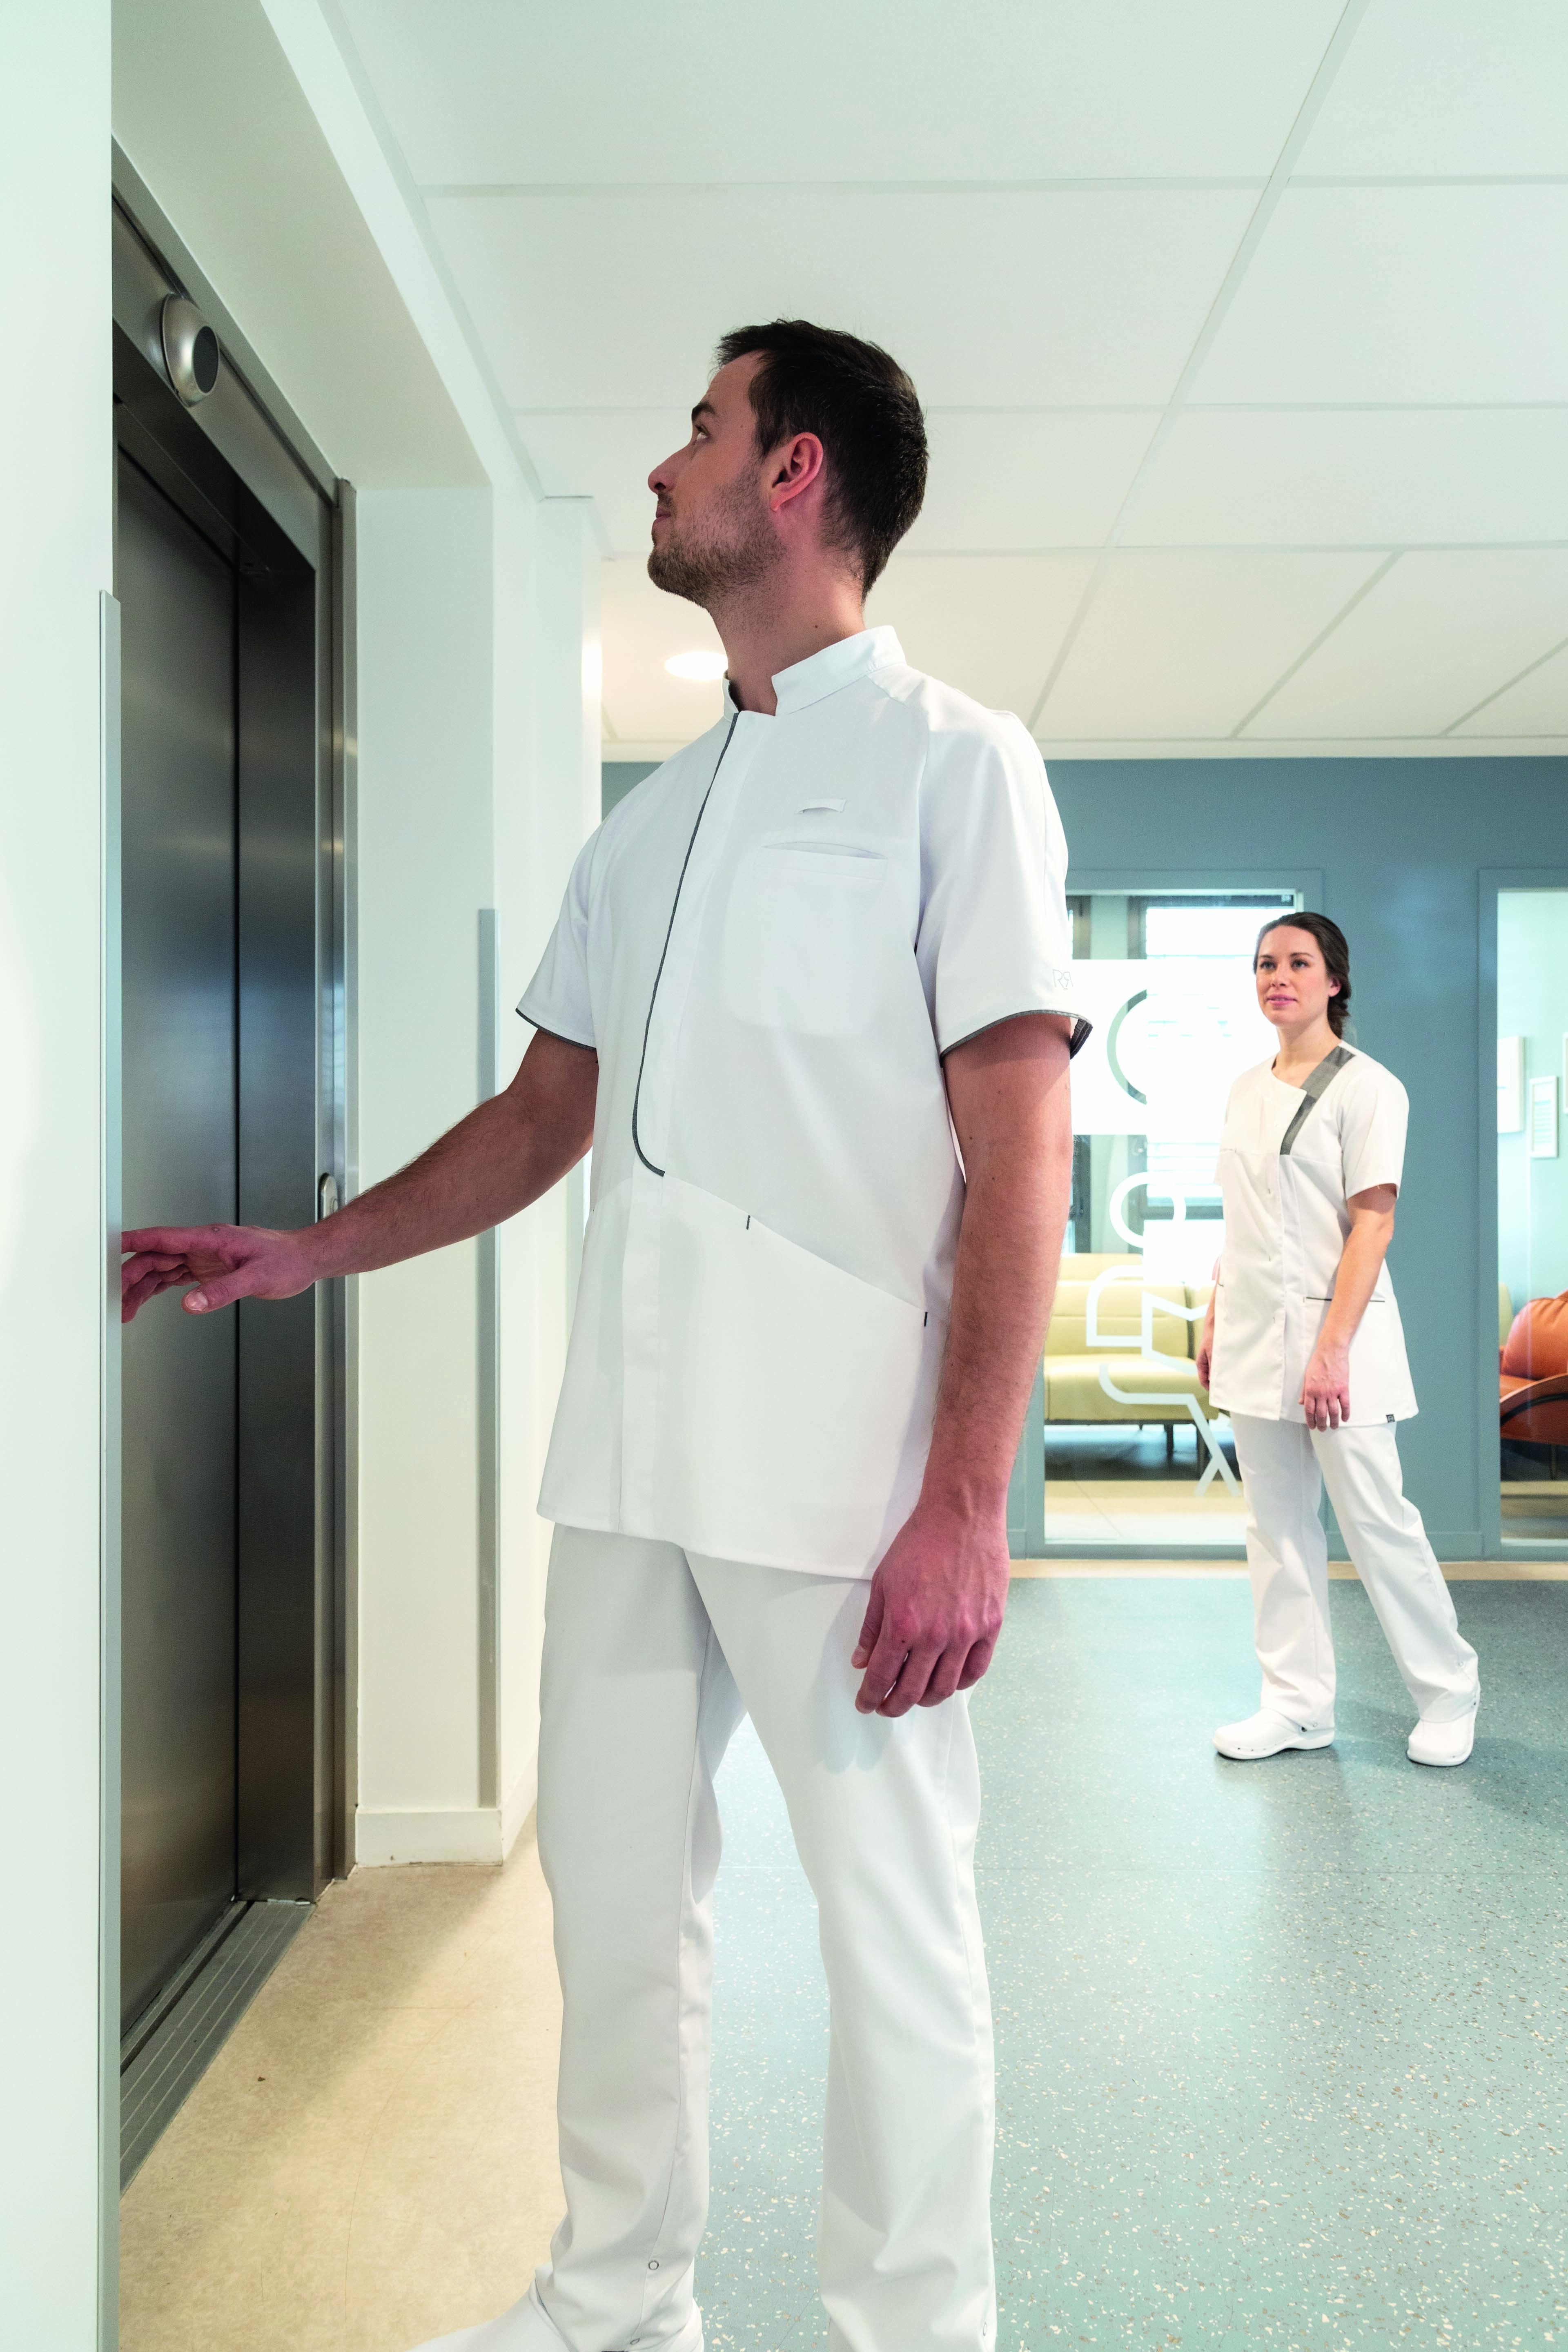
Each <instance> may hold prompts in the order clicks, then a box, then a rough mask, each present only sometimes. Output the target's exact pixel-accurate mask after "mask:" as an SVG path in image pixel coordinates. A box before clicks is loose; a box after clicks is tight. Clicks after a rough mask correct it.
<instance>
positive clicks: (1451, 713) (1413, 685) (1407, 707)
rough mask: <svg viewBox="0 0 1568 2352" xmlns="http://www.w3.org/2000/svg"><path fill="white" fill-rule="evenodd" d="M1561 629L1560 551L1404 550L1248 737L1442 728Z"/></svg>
mask: <svg viewBox="0 0 1568 2352" xmlns="http://www.w3.org/2000/svg"><path fill="white" fill-rule="evenodd" d="M1564 636H1568V551H1563V550H1560V549H1552V548H1508V549H1504V550H1502V551H1500V552H1493V551H1488V550H1482V549H1466V550H1464V551H1461V552H1458V553H1453V554H1449V553H1441V554H1440V553H1436V552H1434V551H1418V552H1417V553H1415V554H1413V555H1405V556H1401V557H1400V559H1399V561H1398V562H1397V563H1395V565H1394V569H1393V570H1392V571H1391V572H1389V573H1388V574H1387V576H1386V577H1385V578H1384V579H1383V580H1380V581H1379V583H1378V584H1377V586H1376V587H1375V588H1374V589H1373V590H1372V592H1371V593H1370V594H1369V595H1367V596H1366V597H1364V598H1363V601H1362V602H1361V603H1360V604H1358V605H1357V606H1356V608H1355V610H1354V611H1353V612H1352V613H1351V614H1347V615H1346V617H1345V619H1344V620H1343V621H1342V623H1341V625H1340V626H1339V627H1338V628H1337V629H1336V630H1335V631H1334V633H1333V635H1331V637H1329V638H1328V639H1327V640H1326V641H1325V643H1324V644H1323V645H1321V646H1320V647H1319V648H1318V650H1317V652H1316V653H1315V654H1313V655H1312V656H1311V658H1310V660H1309V661H1307V662H1305V663H1303V665H1302V667H1300V669H1299V670H1298V671H1297V673H1296V675H1295V677H1292V678H1290V679H1289V680H1288V681H1287V682H1286V684H1285V685H1284V686H1283V687H1281V688H1280V690H1279V693H1278V694H1277V695H1276V696H1275V697H1274V698H1273V699H1272V700H1271V701H1270V702H1268V704H1267V705H1266V706H1265V708H1264V709H1262V710H1261V711H1259V713H1258V717H1257V719H1255V720H1254V721H1253V723H1252V724H1251V725H1250V726H1249V727H1248V728H1247V730H1246V731H1247V740H1248V741H1254V740H1256V741H1259V742H1261V741H1262V740H1265V739H1266V738H1267V737H1268V736H1271V735H1272V736H1281V737H1298V736H1305V735H1317V736H1326V737H1332V736H1360V737H1372V736H1379V735H1392V736H1409V735H1440V734H1441V733H1442V732H1443V730H1445V729H1446V728H1447V727H1451V726H1452V725H1453V724H1454V722H1455V720H1456V719H1460V718H1462V717H1463V716H1464V714H1465V713H1466V712H1467V711H1468V710H1469V709H1471V708H1472V707H1473V706H1474V705H1475V704H1476V703H1478V702H1479V700H1480V699H1481V698H1482V696H1483V695H1487V694H1490V693H1492V692H1493V691H1494V689H1495V688H1498V687H1500V686H1501V685H1502V684H1503V683H1504V682H1505V681H1506V680H1507V679H1508V678H1510V677H1514V676H1515V675H1517V673H1518V672H1519V671H1520V670H1521V669H1522V668H1523V667H1524V666H1525V664H1526V663H1527V662H1531V661H1534V660H1535V659H1536V658H1537V657H1538V656H1540V655H1542V654H1543V653H1544V652H1545V651H1546V649H1547V647H1548V646H1552V645H1555V644H1556V643H1557V642H1558V641H1559V639H1561V638H1563V637H1564Z"/></svg>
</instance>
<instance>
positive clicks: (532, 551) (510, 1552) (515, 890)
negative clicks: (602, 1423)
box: [495, 499, 601, 1843]
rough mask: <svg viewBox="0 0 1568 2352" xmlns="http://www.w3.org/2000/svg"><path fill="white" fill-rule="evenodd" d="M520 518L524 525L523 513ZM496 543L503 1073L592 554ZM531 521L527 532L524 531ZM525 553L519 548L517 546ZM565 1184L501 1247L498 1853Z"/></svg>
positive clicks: (516, 1789) (542, 529)
mask: <svg viewBox="0 0 1568 2352" xmlns="http://www.w3.org/2000/svg"><path fill="white" fill-rule="evenodd" d="M524 509H526V517H525V513H524ZM508 511H509V510H508V509H506V508H505V507H504V506H503V507H502V508H501V509H500V515H501V517H502V528H501V530H499V531H498V562H497V572H498V581H501V582H504V583H506V585H505V587H504V588H503V589H502V591H501V592H500V593H498V600H497V641H496V657H495V658H496V679H497V697H498V710H500V709H502V708H503V706H504V708H505V709H506V710H507V713H508V716H507V718H505V719H498V734H497V761H496V872H497V896H498V905H499V907H500V919H501V920H500V939H501V1003H502V1006H503V1012H502V1020H503V1022H510V1031H511V1034H510V1048H509V1040H508V1034H507V1032H506V1031H505V1030H504V1029H503V1032H502V1053H503V1076H510V1071H511V1069H512V1068H513V1067H515V1065H516V1062H517V1061H518V1059H520V1058H521V1054H522V1052H523V1049H524V1047H525V1045H527V1043H528V1040H529V1037H530V1036H531V1034H532V1033H531V1031H530V1030H529V1029H528V1028H526V1026H525V1025H524V1024H523V1023H522V1022H521V1021H520V1020H519V1019H518V1018H517V1017H516V1015H515V1013H508V1012H507V1011H506V1010H505V1009H504V1008H506V1007H509V1006H512V1005H515V1004H516V1003H517V1001H518V999H519V997H520V996H521V994H522V992H523V990H524V988H525V987H526V986H527V984H528V982H529V981H530V979H531V977H532V974H533V971H534V968H535V966H536V964H537V963H538V961H539V959H540V957H541V955H542V953H543V951H544V946H545V942H546V940H548V938H549V936H550V932H551V929H552V926H553V924H554V921H555V918H556V915H557V913H558V911H559V908H560V903H561V895H562V892H563V889H564V887H565V883H566V877H567V875H568V874H569V873H570V871H571V867H572V861H573V859H574V857H575V856H576V855H577V852H578V850H579V849H580V848H581V847H582V845H583V843H584V841H585V840H586V838H587V836H588V835H589V834H590V833H591V832H592V831H593V830H594V827H595V824H597V823H598V821H599V809H598V800H599V757H600V752H599V744H600V733H601V719H600V697H599V686H600V671H601V662H600V649H599V648H600V638H599V564H600V547H599V540H598V535H597V531H596V530H595V524H594V520H593V514H592V509H591V508H590V507H589V505H588V504H587V502H586V501H584V500H583V499H545V500H543V501H542V503H540V504H539V505H537V506H532V505H531V504H529V502H526V501H523V500H519V501H518V502H517V506H516V507H515V508H514V509H511V510H510V511H511V513H512V514H513V516H514V517H515V520H514V522H513V525H512V528H511V531H510V546H511V549H512V551H513V559H514V560H513V562H512V564H511V568H510V572H509V570H508V563H507V544H506V527H505V517H506V515H507V513H508ZM525 519H526V521H527V523H528V524H529V526H530V528H529V529H528V530H526V532H525V531H524V530H523V529H522V528H521V524H522V523H523V521H524V520H525ZM525 542H526V543H525ZM577 1197H578V1196H577V1192H576V1188H575V1187H574V1186H563V1187H560V1188H558V1189H557V1190H556V1191H555V1192H552V1194H550V1195H549V1197H548V1198H547V1199H545V1200H543V1201H541V1202H539V1203H538V1204H537V1206H536V1207H534V1208H533V1209H531V1210H530V1211H529V1212H528V1213H526V1214H525V1215H523V1216H521V1217H519V1218H516V1219H514V1221H513V1222H512V1223H511V1224H510V1226H508V1227H507V1228H506V1229H505V1231H504V1232H503V1234H502V1236H501V1256H500V1282H501V1384H500V1391H501V1417H502V1427H503V1431H504V1436H505V1452H504V1454H503V1459H502V1465H501V1515H500V1526H501V1559H500V1626H501V1639H500V1664H501V1681H500V1786H501V1790H502V1812H503V1832H504V1834H505V1836H506V1839H507V1842H508V1843H510V1838H511V1837H512V1836H514V1835H515V1834H516V1830H517V1828H518V1826H519V1824H520V1823H521V1820H522V1817H523V1815H524V1814H525V1813H526V1812H527V1810H528V1807H529V1806H530V1805H531V1803H532V1801H533V1793H534V1769H535V1756H536V1748H537V1742H538V1733H539V1645H540V1641H541V1638H542V1629H543V1613H544V1580H545V1572H546V1570H547V1567H548V1561H549V1545H550V1532H551V1531H550V1529H549V1528H547V1527H546V1526H545V1525H544V1524H543V1522H542V1520H541V1519H540V1518H539V1516H538V1513H537V1510H536V1508H535V1503H536V1498H537V1496H538V1493H539V1481H540V1476H541V1474H542V1470H543V1466H544V1454H545V1449H546V1447H547V1445H548V1444H549V1440H550V1429H551V1423H552V1420H553V1418H554V1412H555V1399H556V1393H557V1391H558V1390H559V1388H560V1384H561V1367H562V1364H563V1360H564V1356H565V1346H566V1328H567V1308H568V1303H569V1292H570V1273H571V1268H572V1265H573V1256H574V1254H573V1252H572V1251H571V1248H570V1246H569V1242H568V1232H567V1220H568V1217H569V1216H571V1215H573V1214H577V1213H580V1212H579V1211H578V1210H577V1208H576V1205H575V1204H576V1200H577Z"/></svg>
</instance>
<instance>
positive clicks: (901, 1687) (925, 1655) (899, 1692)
mask: <svg viewBox="0 0 1568 2352" xmlns="http://www.w3.org/2000/svg"><path fill="white" fill-rule="evenodd" d="M941 1657H942V1652H941V1651H940V1650H939V1649H938V1648H937V1646H936V1644H935V1643H934V1642H926V1643H921V1647H920V1648H919V1649H918V1650H911V1651H910V1654H909V1655H908V1656H907V1657H906V1658H905V1660H904V1663H903V1664H902V1665H901V1666H900V1669H899V1672H898V1675H897V1678H896V1680H895V1681H894V1683H893V1685H892V1688H891V1689H890V1690H889V1692H888V1693H887V1694H886V1696H884V1697H883V1698H882V1700H881V1701H880V1703H879V1706H878V1708H877V1713H878V1714H879V1715H885V1716H888V1717H891V1718H892V1719H893V1720H894V1721H896V1720H897V1719H898V1717H900V1715H908V1713H909V1711H910V1707H911V1706H920V1705H921V1702H922V1700H923V1699H924V1697H925V1695H926V1689H927V1686H928V1685H929V1684H930V1682H931V1675H933V1674H934V1672H935V1671H936V1667H937V1664H938V1662H939V1660H940V1659H941ZM875 1663H876V1661H875V1659H873V1661H872V1664H875Z"/></svg>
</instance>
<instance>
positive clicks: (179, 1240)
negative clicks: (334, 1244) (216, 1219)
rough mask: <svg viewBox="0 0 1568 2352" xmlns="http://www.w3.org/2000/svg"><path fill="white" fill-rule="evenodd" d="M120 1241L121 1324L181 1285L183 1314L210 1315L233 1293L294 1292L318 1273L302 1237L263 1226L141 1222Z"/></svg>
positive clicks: (231, 1299) (243, 1295) (229, 1301)
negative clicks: (122, 1255) (122, 1256)
mask: <svg viewBox="0 0 1568 2352" xmlns="http://www.w3.org/2000/svg"><path fill="white" fill-rule="evenodd" d="M120 1246H121V1249H122V1250H125V1251H127V1252H128V1253H129V1255H127V1257H126V1259H125V1262H124V1264H123V1265H121V1269H120V1319H121V1322H122V1323H132V1322H134V1321H135V1319H136V1316H137V1314H138V1312H139V1310H140V1309H141V1308H142V1307H145V1306H146V1304H147V1301H148V1300H149V1299H150V1298H156V1297H157V1296H158V1293H159V1292H160V1291H161V1290H173V1289H177V1288H184V1290H185V1292H186V1297H184V1300H183V1301H182V1302H181V1303H182V1305H183V1306H184V1310H185V1313H186V1314H187V1315H210V1314H212V1313H213V1311H214V1310H215V1308H216V1307H232V1306H233V1305H234V1302H235V1300H236V1299H237V1298H293V1297H297V1296H298V1295H299V1293H300V1291H301V1290H309V1288H310V1285H311V1284H312V1283H313V1282H314V1281H315V1279H316V1269H315V1267H314V1266H313V1265H312V1264H311V1262H310V1254H309V1251H308V1249H307V1246H306V1236H305V1235H304V1234H279V1233H273V1232H271V1231H270V1230H269V1228H268V1227H267V1226H265V1225H144V1226H142V1228H141V1229H140V1230H139V1231H137V1232H135V1233H129V1234H121V1237H120ZM193 1286H194V1287H193Z"/></svg>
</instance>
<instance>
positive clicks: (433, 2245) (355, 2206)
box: [121, 1827, 560, 2352]
mask: <svg viewBox="0 0 1568 2352" xmlns="http://www.w3.org/2000/svg"><path fill="white" fill-rule="evenodd" d="M559 2039H560V2011H559V2000H558V1996H557V1992H556V1987H555V1977H554V1967H553V1962H552V1957H551V1950H550V1906H549V1898H548V1896H547V1895H546V1893H545V1889H544V1885H543V1882H542V1877H541V1875H540V1872H539V1863H538V1855H537V1853H536V1851H535V1848H534V1845H533V1842H532V1836H531V1827H530V1830H529V1832H525V1833H524V1836H523V1837H522V1838H521V1840H520V1841H519V1844H518V1848H517V1851H516V1852H515V1853H514V1854H513V1855H512V1857H511V1859H510V1862H509V1863H508V1864H507V1865H506V1867H505V1869H504V1870H490V1869H482V1868H469V1867H463V1866H451V1867H433V1866H428V1865H413V1866H409V1867H405V1868H402V1869H388V1870H367V1871H357V1872H356V1873H355V1874H354V1875H353V1878H351V1879H350V1880H349V1881H347V1883H346V1884H344V1885H338V1886H334V1887H331V1888H330V1889H329V1890H328V1893H327V1895H326V1896H325V1897H324V1898H323V1900H322V1902H321V1905H320V1906H319V1907H318V1910H317V1912H316V1915H315V1916H314V1917H313V1918H312V1919H310V1921H309V1922H308V1924H307V1925H306V1927H304V1928H302V1929H301V1931H300V1935H299V1936H298V1937H297V1938H296V1939H295V1941H294V1943H293V1944H292V1945H291V1947H290V1948H289V1952H288V1953H287V1954H286V1956H285V1958H284V1959H283V1961H282V1963H281V1964H280V1965H279V1969H277V1971H276V1973H275V1974H274V1975H273V1977H272V1978H271V1979H269V1981H268V1984H267V1985H266V1986H264V1988H263V1989H262V1991H261V1993H260V1994H259V1996H258V1999H257V2000H256V2001H255V2003H254V2004H253V2005H252V2007H251V2008H250V2010H249V2011H247V2014H246V2016H245V2017H244V2018H243V2019H242V2020H241V2021H240V2024H239V2025H238V2027H237V2029H236V2031H235V2032H234V2034H233V2035H232V2036H231V2037H230V2039H229V2041H228V2042H226V2045H225V2047H224V2048H223V2050H222V2051H220V2053H218V2056H217V2058H216V2060H215V2062H214V2063H213V2065H212V2066H211V2067H210V2068H209V2070H208V2072H207V2074H205V2076H204V2077H203V2079H202V2081H201V2082H200V2083H199V2084H197V2085H196V2088H195V2091H194V2092H193V2093H192V2095H191V2096H190V2098H189V2099H188V2100H187V2101H186V2103H185V2105H184V2107H183V2108H182V2109H181V2111H180V2113H179V2115H178V2116H176V2117H175V2118H174V2122H173V2124H172V2125H171V2126H170V2127H169V2129H168V2131H167V2132H166V2133H165V2134H164V2136H163V2139H162V2140H161V2141H160V2142H159V2144H158V2146H157V2147H155V2148H154V2149H153V2153H152V2155H151V2156H150V2157H149V2158H148V2160H147V2162H146V2164H145V2165H144V2166H143V2168H142V2171H141V2173H140V2174H139V2175H138V2177H137V2179H135V2180H134V2181H133V2182H132V2185H131V2188H130V2189H129V2190H128V2191H127V2193H126V2196H125V2198H124V2200H123V2203H122V2207H121V2345H122V2347H123V2352H219V2347H221V2352H405V2347H408V2346H411V2345H414V2344H416V2343H418V2342H420V2341H421V2340H422V2339H423V2338H425V2337H426V2336H431V2335H434V2334H437V2333H438V2332H440V2331H442V2330H445V2329H447V2328H452V2327H458V2326H466V2325H468V2323H469V2322H470V2321H473V2320H477V2319H481V2318H484V2317H487V2316H488V2315H489V2314H490V2313H492V2312H494V2311H497V2310H500V2309H502V2308H504V2306H505V2305H507V2304H508V2303H510V2302H511V2301H513V2300H515V2298H516V2296H517V2295H518V2294H521V2292H522V2290H523V2288H524V2287H525V2286H526V2285H527V2283H528V2279H529V2277H530V2276H531V2273H532V2270H533V2267H534V2264H535V2263H537V2262H538V2261H539V2260H540V2259H541V2257H542V2254H543V2252H544V2251H545V2248H546V2246H547V2244H548V2242H549V2236H550V2232H551V2231H552V2228H553V2226H554V2223H555V2221H556V2219H557V2217H558V2209H559V2199H560V2186H559V2179H558V2176H557V2172H556V2166H555V2150H554V2084H555V2066H556V2058H557V2052H558V2046H559Z"/></svg>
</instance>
